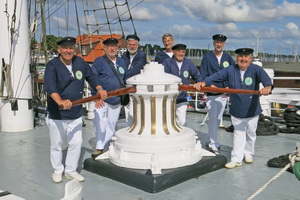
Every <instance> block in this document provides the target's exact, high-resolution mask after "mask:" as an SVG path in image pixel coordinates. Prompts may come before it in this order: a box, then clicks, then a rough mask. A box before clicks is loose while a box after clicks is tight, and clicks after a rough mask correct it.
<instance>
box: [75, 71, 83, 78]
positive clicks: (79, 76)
mask: <svg viewBox="0 0 300 200" xmlns="http://www.w3.org/2000/svg"><path fill="white" fill-rule="evenodd" d="M75 76H76V78H77V79H78V80H81V79H82V72H81V71H79V70H78V71H76V72H75Z"/></svg>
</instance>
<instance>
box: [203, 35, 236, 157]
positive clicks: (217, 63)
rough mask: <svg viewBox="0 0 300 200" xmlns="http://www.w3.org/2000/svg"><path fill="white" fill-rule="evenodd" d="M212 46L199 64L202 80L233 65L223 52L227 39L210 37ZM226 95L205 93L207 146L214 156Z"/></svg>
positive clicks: (230, 58) (218, 36) (221, 85)
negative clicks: (207, 118) (211, 49)
mask: <svg viewBox="0 0 300 200" xmlns="http://www.w3.org/2000/svg"><path fill="white" fill-rule="evenodd" d="M212 39H213V45H214V47H215V49H214V50H213V51H209V52H207V53H206V54H205V55H204V57H203V59H202V62H201V75H202V76H203V78H204V79H206V78H207V77H209V76H211V75H213V74H214V73H216V72H218V71H220V70H222V69H224V68H226V67H228V66H229V65H234V64H235V62H234V60H233V58H232V57H231V55H229V54H227V53H225V52H223V48H224V46H225V42H226V39H227V37H226V36H225V35H222V34H216V35H214V36H212ZM215 86H216V87H220V88H224V87H227V85H226V82H217V83H215ZM227 99H228V97H227V95H224V94H220V93H218V94H216V93H207V99H206V105H207V108H208V115H209V120H208V136H209V143H208V146H209V148H210V149H211V150H212V152H214V153H215V154H219V148H220V146H221V145H220V143H219V142H218V128H219V127H218V126H219V123H220V120H221V118H222V117H223V112H224V109H225V106H226V102H227Z"/></svg>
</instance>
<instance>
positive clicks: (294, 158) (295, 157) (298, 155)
mask: <svg viewBox="0 0 300 200" xmlns="http://www.w3.org/2000/svg"><path fill="white" fill-rule="evenodd" d="M289 160H290V163H288V164H287V165H286V166H285V167H284V168H283V169H282V170H280V171H279V172H278V173H277V174H276V175H275V176H274V177H272V178H271V179H270V180H269V181H268V182H267V183H266V184H264V185H263V186H262V187H261V188H259V189H258V190H257V191H256V192H255V193H254V194H253V195H251V196H250V197H249V198H248V199H247V200H252V199H253V198H255V197H256V196H257V195H258V194H260V193H261V192H262V191H264V190H265V189H266V188H267V186H268V185H270V184H271V183H272V182H273V181H274V180H276V179H277V178H278V177H280V176H281V175H282V174H283V173H284V172H285V171H286V170H287V169H288V168H289V167H290V166H292V167H294V165H295V162H298V163H297V168H296V169H297V170H299V165H298V164H299V162H300V143H297V149H296V150H295V151H294V152H293V153H291V154H290V155H289ZM294 170H295V168H294ZM296 173H297V174H296ZM296 173H295V175H296V177H297V178H298V179H299V180H300V176H298V175H299V171H297V172H296Z"/></svg>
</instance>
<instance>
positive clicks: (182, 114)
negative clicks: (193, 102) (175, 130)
mask: <svg viewBox="0 0 300 200" xmlns="http://www.w3.org/2000/svg"><path fill="white" fill-rule="evenodd" d="M187 104H188V102H183V103H179V104H176V122H177V124H178V125H179V126H183V125H184V124H185V122H186V110H187Z"/></svg>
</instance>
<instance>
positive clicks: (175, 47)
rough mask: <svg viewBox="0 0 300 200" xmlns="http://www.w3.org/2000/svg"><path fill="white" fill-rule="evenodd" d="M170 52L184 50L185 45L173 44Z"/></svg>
mask: <svg viewBox="0 0 300 200" xmlns="http://www.w3.org/2000/svg"><path fill="white" fill-rule="evenodd" d="M172 50H186V45H185V44H175V45H174V46H173V47H172Z"/></svg>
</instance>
